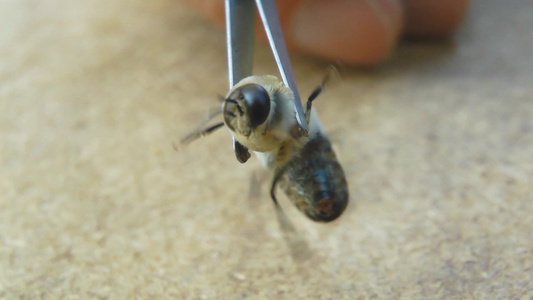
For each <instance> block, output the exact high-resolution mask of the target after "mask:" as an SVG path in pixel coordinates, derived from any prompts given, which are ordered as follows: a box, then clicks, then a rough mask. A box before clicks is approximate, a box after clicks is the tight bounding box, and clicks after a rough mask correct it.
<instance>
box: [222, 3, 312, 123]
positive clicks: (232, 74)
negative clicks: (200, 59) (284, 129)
mask: <svg viewBox="0 0 533 300" xmlns="http://www.w3.org/2000/svg"><path fill="white" fill-rule="evenodd" d="M254 4H255V5H254ZM225 6H226V7H225V9H226V37H227V39H226V42H227V48H228V75H229V76H228V77H229V87H230V89H231V88H232V87H233V86H234V85H235V84H237V83H238V82H239V81H240V80H241V79H243V78H244V77H247V76H250V75H252V71H253V51H254V47H253V46H254V28H255V8H256V7H257V10H258V11H259V15H260V16H261V20H262V22H263V27H264V28H265V32H266V35H267V37H268V41H269V43H270V47H271V48H272V52H273V54H274V58H275V60H276V63H277V65H278V69H279V71H280V74H281V78H282V79H283V82H284V83H285V85H286V86H288V87H289V88H290V89H291V90H292V92H293V93H294V109H295V111H296V120H297V121H298V124H299V125H300V128H301V129H302V131H303V132H304V133H307V132H308V128H307V123H306V122H305V115H304V111H303V107H302V102H301V100H300V94H299V93H298V88H297V86H296V81H295V80H294V73H293V71H292V67H291V62H290V59H289V54H288V53H287V47H286V45H285V40H284V38H283V32H282V30H281V24H280V21H279V16H278V12H277V9H276V3H275V1H274V0H255V1H254V0H226V3H225Z"/></svg>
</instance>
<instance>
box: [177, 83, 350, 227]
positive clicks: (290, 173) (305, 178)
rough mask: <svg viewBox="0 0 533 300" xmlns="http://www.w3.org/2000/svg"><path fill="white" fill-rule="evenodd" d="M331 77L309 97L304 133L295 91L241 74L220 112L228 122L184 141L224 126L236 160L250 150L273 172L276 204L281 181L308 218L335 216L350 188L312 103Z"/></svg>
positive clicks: (272, 192) (246, 156)
mask: <svg viewBox="0 0 533 300" xmlns="http://www.w3.org/2000/svg"><path fill="white" fill-rule="evenodd" d="M327 78H328V76H327V77H326V78H325V79H324V80H323V82H322V83H321V85H319V86H318V87H317V88H316V89H315V90H314V91H313V92H312V93H311V95H310V96H309V98H308V100H307V104H306V108H305V121H306V122H307V125H308V128H309V131H308V132H303V131H302V130H301V128H300V126H299V124H298V122H297V119H296V111H295V109H294V101H295V99H294V94H293V92H292V90H291V89H290V88H288V87H287V86H285V85H284V84H283V83H282V82H281V81H280V80H279V79H278V78H277V77H275V76H272V75H261V76H257V75H254V76H249V77H246V78H244V79H242V80H241V81H240V82H239V83H237V84H236V85H235V86H234V87H233V88H231V89H230V91H229V92H228V93H227V94H226V96H225V97H224V98H223V103H222V108H221V110H220V111H218V113H220V114H222V116H223V120H224V122H220V123H217V124H215V125H213V126H210V127H207V128H205V129H201V130H198V131H196V132H194V133H193V134H191V135H189V136H187V137H186V138H185V139H183V140H182V143H188V142H190V141H192V140H194V139H196V138H197V137H199V136H203V135H207V134H209V133H211V132H213V131H215V130H217V129H218V128H220V127H222V126H224V125H225V126H226V127H227V128H228V129H229V131H230V132H231V134H232V135H233V148H234V151H235V156H236V158H237V160H238V161H239V162H240V163H245V162H246V161H247V160H248V159H249V158H250V156H251V155H250V151H252V152H254V153H255V154H256V156H257V157H258V158H259V160H260V161H261V163H262V165H263V166H264V167H265V168H266V169H268V170H270V171H271V172H272V173H273V180H272V185H271V188H270V195H271V198H272V200H273V201H274V204H275V206H276V208H278V209H280V206H279V203H278V200H277V197H276V188H277V186H278V185H279V186H280V187H281V188H282V189H283V190H284V192H285V194H286V195H287V196H288V198H289V199H290V200H291V202H292V203H293V204H294V205H295V206H296V207H297V208H298V210H300V211H301V212H302V213H304V214H305V215H306V216H307V217H308V218H310V219H312V220H314V221H318V222H329V221H333V220H335V219H336V218H338V217H339V216H340V215H341V214H342V213H343V211H344V210H345V209H346V206H347V204H348V187H347V183H346V178H345V175H344V171H343V169H342V167H341V165H340V164H339V162H338V160H337V157H336V155H335V152H334V151H333V148H332V146H331V142H330V141H329V139H328V137H327V135H326V133H325V131H324V129H323V127H322V125H321V123H320V121H319V119H318V116H317V113H316V111H315V109H314V108H312V103H313V100H315V98H316V97H317V96H318V95H319V94H320V93H321V92H322V90H323V88H324V85H325V83H326V82H327ZM212 117H213V116H212ZM212 117H210V118H212Z"/></svg>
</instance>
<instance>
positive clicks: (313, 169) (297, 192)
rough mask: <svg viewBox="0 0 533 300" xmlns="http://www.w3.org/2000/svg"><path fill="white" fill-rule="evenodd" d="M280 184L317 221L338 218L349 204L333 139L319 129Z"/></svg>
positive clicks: (286, 168)
mask: <svg viewBox="0 0 533 300" xmlns="http://www.w3.org/2000/svg"><path fill="white" fill-rule="evenodd" d="M280 184H281V186H282V187H283V189H284V191H285V193H286V194H287V196H288V197H289V198H290V199H291V201H292V202H293V203H294V205H296V207H297V208H298V209H299V210H300V211H302V212H303V213H305V214H306V215H307V216H308V217H309V218H311V219H312V220H315V221H320V222H329V221H332V220H335V219H336V218H337V217H339V216H340V215H341V214H342V212H343V211H344V209H345V208H346V205H347V204H348V187H347V185H346V179H345V177H344V171H343V170H342V167H341V165H340V164H339V162H338V161H337V157H336V156H335V152H333V149H332V147H331V143H330V141H329V140H328V139H327V137H325V136H323V135H321V134H320V133H319V134H317V135H316V136H315V137H314V138H313V139H311V140H309V141H308V142H307V144H305V146H304V148H303V149H302V151H301V152H300V153H299V155H296V156H295V157H294V158H293V159H291V160H290V161H289V162H288V163H287V165H286V167H285V171H284V174H283V176H282V178H281V180H280Z"/></svg>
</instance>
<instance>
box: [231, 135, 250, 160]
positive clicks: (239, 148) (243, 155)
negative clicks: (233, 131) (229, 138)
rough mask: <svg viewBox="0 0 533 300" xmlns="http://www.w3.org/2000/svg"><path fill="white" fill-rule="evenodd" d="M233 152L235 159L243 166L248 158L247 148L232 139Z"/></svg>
mask: <svg viewBox="0 0 533 300" xmlns="http://www.w3.org/2000/svg"><path fill="white" fill-rule="evenodd" d="M233 150H234V151H235V157H236V158H237V160H238V161H239V162H240V163H241V164H244V163H245V162H247V161H248V159H249V158H250V151H248V148H246V147H245V146H243V145H242V144H241V143H239V142H238V141H237V140H236V139H235V138H233Z"/></svg>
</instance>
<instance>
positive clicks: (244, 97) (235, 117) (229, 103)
mask: <svg viewBox="0 0 533 300" xmlns="http://www.w3.org/2000/svg"><path fill="white" fill-rule="evenodd" d="M269 114H270V97H269V95H268V92H267V91H266V90H265V88H264V87H262V86H261V85H259V84H253V83H252V84H245V85H242V86H240V87H238V88H236V89H235V90H233V91H232V92H231V93H230V94H229V96H228V97H227V98H226V99H225V100H224V106H223V115H224V122H225V123H226V125H227V126H228V127H229V128H230V129H231V130H232V131H234V132H235V131H238V132H239V133H241V134H244V135H246V136H248V135H250V133H251V132H252V131H253V130H254V129H255V128H257V127H258V126H260V125H261V124H263V123H265V121H266V120H267V118H268V115H269Z"/></svg>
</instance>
